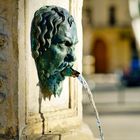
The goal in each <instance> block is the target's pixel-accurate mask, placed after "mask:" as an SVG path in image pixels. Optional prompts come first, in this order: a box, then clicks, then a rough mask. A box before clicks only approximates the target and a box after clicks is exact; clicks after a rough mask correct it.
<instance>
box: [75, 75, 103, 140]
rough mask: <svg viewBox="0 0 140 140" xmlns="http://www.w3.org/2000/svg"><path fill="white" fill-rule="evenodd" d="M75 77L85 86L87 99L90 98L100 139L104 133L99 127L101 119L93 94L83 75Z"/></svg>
mask: <svg viewBox="0 0 140 140" xmlns="http://www.w3.org/2000/svg"><path fill="white" fill-rule="evenodd" d="M77 78H78V80H79V81H80V82H81V84H82V86H83V87H84V88H85V90H86V91H87V94H88V97H89V100H90V102H91V104H92V107H93V109H94V111H95V114H96V120H97V126H98V128H99V133H100V138H101V140H104V134H103V130H102V127H101V121H100V118H99V113H98V110H97V108H96V105H95V102H94V98H93V94H92V92H91V90H90V88H89V86H88V84H87V82H86V80H85V79H84V77H83V76H82V75H79V76H78V77H77Z"/></svg>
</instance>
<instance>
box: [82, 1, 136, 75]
mask: <svg viewBox="0 0 140 140" xmlns="http://www.w3.org/2000/svg"><path fill="white" fill-rule="evenodd" d="M83 31H84V34H83V35H84V49H83V54H84V58H83V72H84V73H85V74H92V73H94V72H95V73H112V72H115V71H117V70H120V69H121V70H128V69H129V68H130V67H131V61H132V59H133V57H134V55H137V49H136V43H135V39H134V36H133V31H132V28H131V18H130V15H129V6H128V0H114V1H112V0H84V4H83Z"/></svg>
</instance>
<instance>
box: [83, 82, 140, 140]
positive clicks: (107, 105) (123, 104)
mask: <svg viewBox="0 0 140 140" xmlns="http://www.w3.org/2000/svg"><path fill="white" fill-rule="evenodd" d="M88 82H90V87H91V89H92V90H93V87H94V86H92V82H91V81H88ZM93 85H94V84H93ZM102 85H103V86H102ZM94 100H95V102H96V105H97V108H98V110H99V113H100V118H101V122H102V126H103V131H104V136H105V140H140V88H124V89H123V90H119V89H118V88H117V87H116V84H112V85H111V86H110V84H109V85H108V84H107V82H106V83H105V84H100V85H98V88H97V89H96V90H95V92H94ZM83 110H84V111H83V113H84V121H85V122H86V123H87V124H88V125H89V126H90V128H91V130H92V131H93V133H94V135H95V136H96V137H99V131H98V128H97V125H96V119H95V114H94V112H93V109H92V107H91V106H90V105H89V100H88V97H87V96H86V93H84V96H83Z"/></svg>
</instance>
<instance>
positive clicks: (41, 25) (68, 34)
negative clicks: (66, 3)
mask: <svg viewBox="0 0 140 140" xmlns="http://www.w3.org/2000/svg"><path fill="white" fill-rule="evenodd" d="M77 42H78V39H77V30H76V25H75V22H74V19H73V17H72V16H71V15H70V14H69V13H68V12H67V11H66V10H65V9H63V8H60V7H56V6H44V7H42V8H40V9H39V10H37V11H36V12H35V14H34V18H33V21H32V27H31V47H32V56H33V58H34V60H35V63H36V68H37V71H38V77H39V84H38V85H39V86H40V95H39V113H40V116H41V118H42V135H44V134H45V117H44V115H43V113H42V112H41V102H42V98H44V99H46V97H47V98H48V99H49V100H51V96H52V95H54V97H56V96H57V95H58V96H60V94H61V91H62V81H64V79H65V77H66V76H72V77H77V78H78V80H79V81H80V82H81V84H82V86H83V87H84V88H85V89H86V91H87V93H88V96H89V99H90V101H91V104H92V106H93V109H94V110H95V113H96V119H97V125H98V128H99V132H100V137H101V140H104V136H103V131H102V128H101V122H100V119H99V114H98V111H97V108H96V105H95V102H94V99H93V95H92V93H91V90H90V88H89V86H88V84H87V82H86V81H85V79H84V78H83V76H82V75H80V73H79V72H78V71H76V70H74V69H73V68H72V67H73V62H74V61H75V54H74V49H75V46H74V45H75V44H76V43H77Z"/></svg>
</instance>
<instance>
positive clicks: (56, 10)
mask: <svg viewBox="0 0 140 140" xmlns="http://www.w3.org/2000/svg"><path fill="white" fill-rule="evenodd" d="M77 42H78V39H77V30H76V25H75V22H74V19H73V17H72V16H71V15H70V14H69V13H68V12H67V11H66V10H65V9H63V8H60V7H56V6H44V7H42V8H40V9H39V10H38V11H36V12H35V14H34V18H33V20H32V26H31V50H32V56H33V58H34V60H35V63H36V67H37V72H38V77H39V86H40V89H41V92H42V94H43V96H44V98H46V97H48V98H50V97H51V95H52V94H53V95H54V96H56V95H58V96H59V95H60V94H61V91H62V84H63V81H64V79H65V76H73V75H77V74H78V73H77V72H76V71H74V70H73V69H72V66H73V62H74V61H75V53H74V49H75V46H74V45H75V44H76V43H77Z"/></svg>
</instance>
